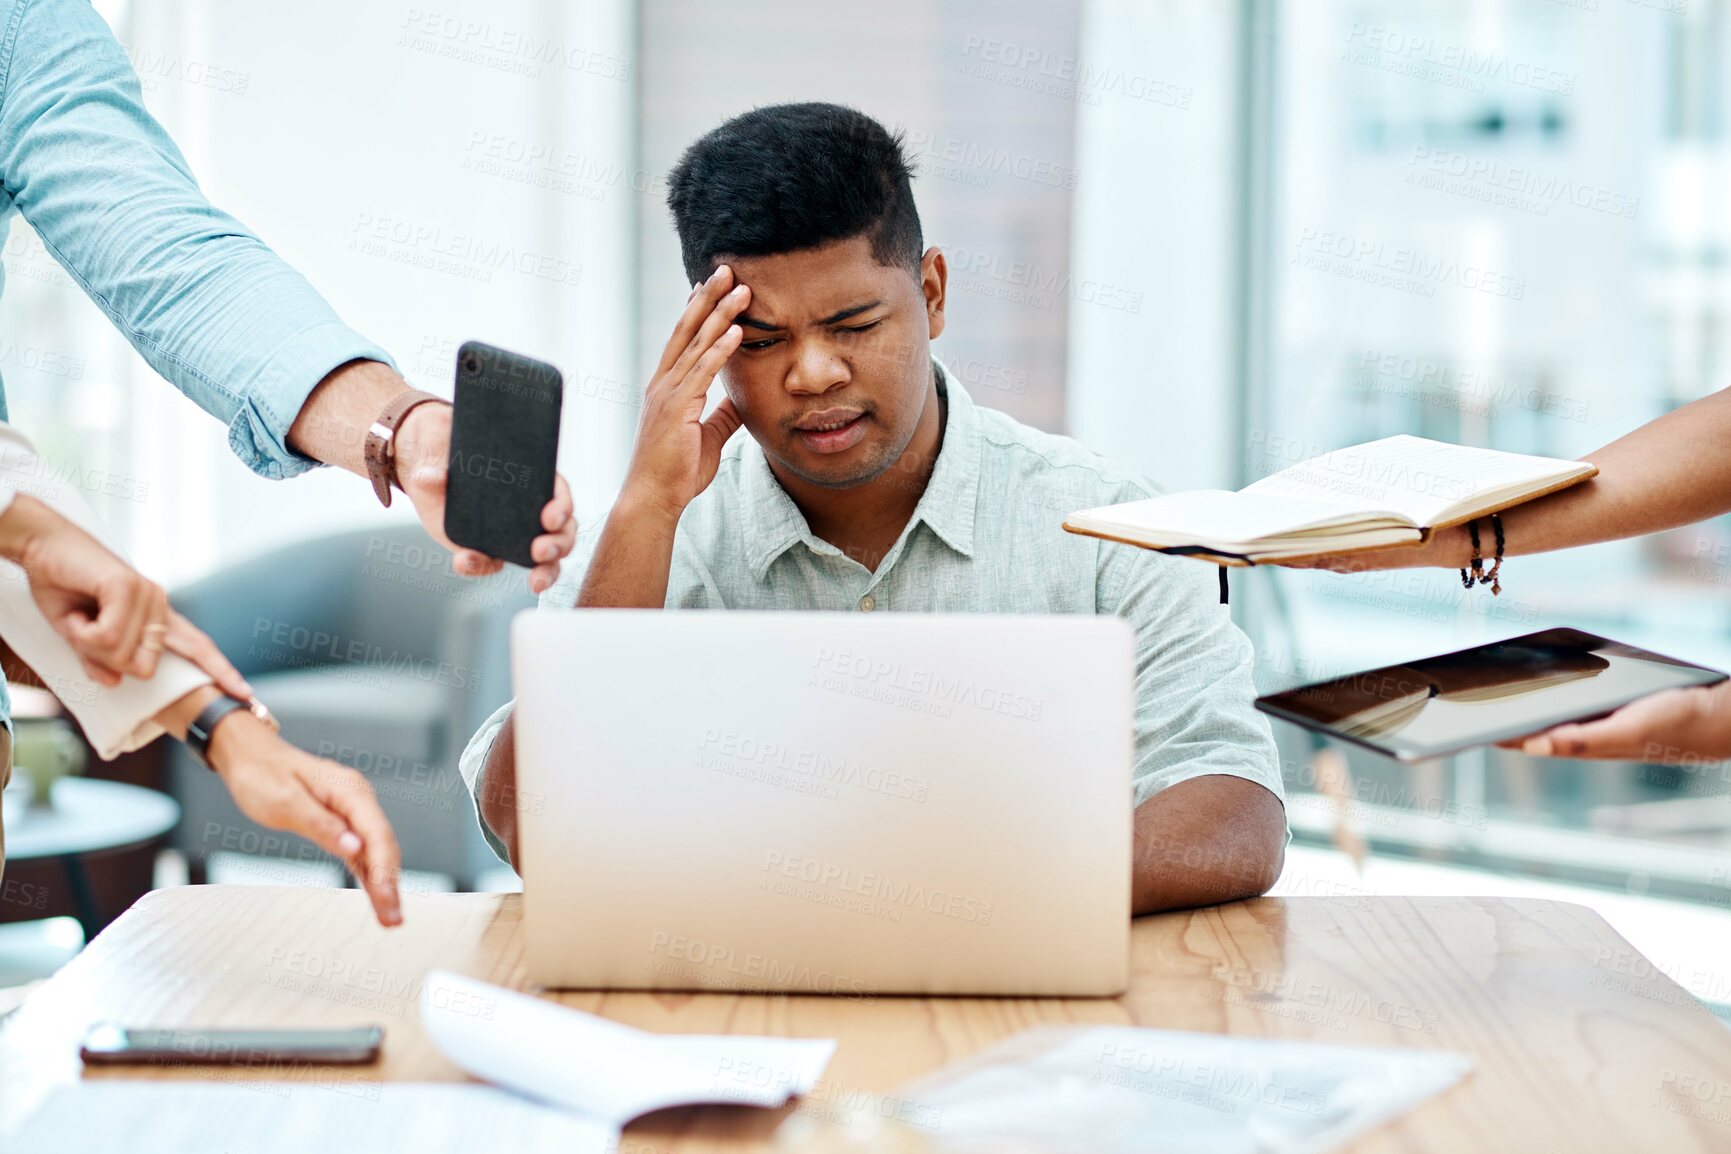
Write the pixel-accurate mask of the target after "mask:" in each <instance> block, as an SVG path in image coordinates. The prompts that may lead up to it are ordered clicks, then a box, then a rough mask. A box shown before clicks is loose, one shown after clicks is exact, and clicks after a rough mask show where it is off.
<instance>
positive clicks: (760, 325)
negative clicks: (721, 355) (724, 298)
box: [733, 301, 883, 333]
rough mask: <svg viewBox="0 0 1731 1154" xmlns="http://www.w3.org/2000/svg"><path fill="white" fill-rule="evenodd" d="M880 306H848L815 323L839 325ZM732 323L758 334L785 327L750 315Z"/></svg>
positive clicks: (871, 303)
mask: <svg viewBox="0 0 1731 1154" xmlns="http://www.w3.org/2000/svg"><path fill="white" fill-rule="evenodd" d="M881 304H883V302H882V301H867V302H866V303H865V304H862V305H849V306H848V307H847V308H845V309H842V310H841V311H839V312H833V313H831V314H829V316H827V317H824V318H823V319H822V320H820V321H818V322H817V323H818V324H820V325H839V324H841V322H843V321H845V320H848V319H850V318H852V317H857V316H859V315H860V314H861V313H864V312H870V311H871V310H872V309H875V308H877V307H878V306H879V305H881ZM733 323H734V324H736V325H738V326H739V327H741V328H746V329H757V330H759V331H760V332H766V333H776V332H780V331H781V330H782V329H784V328H786V327H787V326H786V325H778V324H776V323H774V322H773V321H766V320H761V319H759V318H758V317H754V316H752V315H751V314H750V313H744V314H742V315H740V316H737V317H734V318H733Z"/></svg>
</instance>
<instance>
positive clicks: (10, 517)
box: [0, 489, 47, 562]
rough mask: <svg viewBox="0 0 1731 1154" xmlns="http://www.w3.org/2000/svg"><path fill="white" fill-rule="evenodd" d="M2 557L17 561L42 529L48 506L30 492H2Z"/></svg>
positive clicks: (0, 505)
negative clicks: (3, 499)
mask: <svg viewBox="0 0 1731 1154" xmlns="http://www.w3.org/2000/svg"><path fill="white" fill-rule="evenodd" d="M0 497H3V498H9V499H8V500H5V501H4V502H3V503H0V558H5V559H6V560H8V561H12V562H17V561H19V560H21V559H22V558H23V556H24V553H25V551H26V550H27V549H28V548H29V547H30V542H31V541H32V540H33V539H34V538H35V537H36V536H38V535H39V534H40V533H41V531H42V526H43V523H44V521H45V519H46V515H47V507H46V506H44V505H43V504H42V502H40V501H38V500H37V499H36V498H34V497H32V496H30V495H29V494H28V493H16V494H15V493H13V492H12V491H11V490H10V489H7V490H5V491H4V492H0Z"/></svg>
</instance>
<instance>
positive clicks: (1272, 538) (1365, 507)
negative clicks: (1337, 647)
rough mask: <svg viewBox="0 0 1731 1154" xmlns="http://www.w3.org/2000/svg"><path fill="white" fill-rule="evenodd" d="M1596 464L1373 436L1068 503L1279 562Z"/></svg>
mask: <svg viewBox="0 0 1731 1154" xmlns="http://www.w3.org/2000/svg"><path fill="white" fill-rule="evenodd" d="M1596 472H1598V467H1597V466H1595V465H1593V464H1592V463H1591V462H1589V461H1564V460H1559V459H1557V458H1554V457H1533V456H1527V455H1525V454H1521V453H1504V452H1499V451H1498V450H1495V449H1476V448H1470V447H1467V446H1463V445H1449V444H1444V443H1443V442H1441V441H1430V440H1426V439H1425V438H1423V437H1412V436H1407V435H1404V434H1403V435H1401V436H1397V437H1384V438H1383V439H1382V440H1380V441H1370V442H1368V443H1366V444H1363V445H1354V446H1352V447H1350V448H1345V449H1336V450H1335V451H1333V452H1331V453H1324V454H1322V455H1321V456H1319V457H1313V458H1311V459H1310V460H1308V461H1304V462H1301V463H1299V464H1297V465H1294V466H1292V467H1291V468H1290V469H1284V470H1282V471H1281V472H1278V473H1275V474H1273V475H1272V476H1269V477H1264V478H1263V479H1262V480H1260V481H1257V482H1256V483H1255V484H1253V485H1249V486H1247V487H1246V488H1244V489H1241V490H1239V491H1238V492H1236V493H1230V492H1225V491H1222V490H1217V489H1203V490H1198V491H1195V492H1190V493H1171V494H1168V495H1166V496H1163V497H1154V498H1150V499H1148V500H1145V501H1131V502H1128V503H1125V504H1122V505H1109V506H1106V507H1103V508H1098V509H1084V510H1082V511H1080V512H1077V513H1072V514H1070V516H1069V517H1067V518H1065V520H1064V528H1065V529H1067V530H1069V531H1070V532H1072V533H1081V534H1084V535H1086V536H1091V537H1102V538H1105V539H1106V540H1109V541H1121V542H1124V543H1125V544H1130V545H1138V546H1141V547H1142V548H1144V549H1156V550H1160V551H1163V552H1182V553H1185V554H1189V555H1194V556H1198V557H1202V558H1204V559H1206V560H1210V561H1214V562H1216V563H1218V564H1222V565H1245V564H1256V565H1263V564H1283V563H1290V562H1293V561H1299V560H1304V559H1309V558H1314V557H1318V556H1324V555H1327V554H1331V553H1347V552H1355V551H1358V550H1362V549H1371V548H1386V547H1393V546H1402V545H1417V544H1419V543H1421V542H1423V541H1425V540H1427V539H1428V538H1429V536H1430V534H1431V533H1432V532H1433V531H1435V530H1437V529H1443V528H1447V527H1449V526H1451V525H1458V524H1461V523H1462V522H1465V521H1470V520H1473V519H1474V518H1477V517H1483V516H1486V515H1487V514H1490V513H1495V512H1498V511H1500V510H1502V509H1507V508H1509V507H1510V506H1511V505H1519V504H1522V503H1524V502H1526V501H1530V500H1532V499H1533V498H1535V497H1541V496H1544V495H1545V494H1547V493H1554V492H1556V491H1557V490H1558V489H1563V488H1567V487H1568V486H1570V485H1573V484H1575V483H1577V482H1579V481H1584V480H1586V479H1587V478H1589V477H1591V476H1592V475H1593V474H1594V473H1596Z"/></svg>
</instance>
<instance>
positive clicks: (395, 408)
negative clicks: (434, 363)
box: [362, 389, 445, 509]
mask: <svg viewBox="0 0 1731 1154" xmlns="http://www.w3.org/2000/svg"><path fill="white" fill-rule="evenodd" d="M444 399H445V398H443V397H437V396H434V395H433V394H432V393H428V392H424V391H422V390H420V389H404V390H403V391H402V392H400V393H398V394H397V395H396V396H394V397H392V398H391V399H390V401H389V403H387V404H386V405H385V409H384V411H383V412H382V413H380V414H379V416H378V419H377V420H375V421H374V422H373V423H372V425H371V426H369V427H368V429H367V439H366V443H365V445H363V446H362V456H363V457H364V458H365V459H366V464H367V479H368V480H369V481H371V482H372V483H373V492H374V493H377V494H378V497H379V503H380V504H381V505H383V506H384V507H385V508H387V509H389V508H390V507H391V486H392V485H395V486H396V487H397V488H399V489H401V488H402V487H403V484H402V482H401V481H399V480H398V479H397V429H398V428H399V427H400V426H401V425H402V423H403V418H405V417H407V416H408V415H409V414H410V413H411V412H412V411H414V409H415V408H416V407H418V406H420V405H424V404H426V403H427V402H428V401H443V400H444Z"/></svg>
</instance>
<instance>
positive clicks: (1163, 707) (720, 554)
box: [462, 362, 1285, 857]
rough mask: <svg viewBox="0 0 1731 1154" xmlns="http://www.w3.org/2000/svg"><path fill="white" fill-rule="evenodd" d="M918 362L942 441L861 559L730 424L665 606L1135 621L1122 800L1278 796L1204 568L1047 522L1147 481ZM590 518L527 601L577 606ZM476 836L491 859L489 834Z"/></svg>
mask: <svg viewBox="0 0 1731 1154" xmlns="http://www.w3.org/2000/svg"><path fill="white" fill-rule="evenodd" d="M934 365H935V366H936V369H937V371H938V374H939V386H940V388H942V389H943V390H944V394H945V396H946V398H947V401H948V413H947V416H946V424H945V428H944V440H943V447H942V449H941V450H940V451H939V453H938V460H937V463H936V464H935V465H934V466H933V468H932V474H931V479H930V481H929V482H928V483H927V485H926V489H925V493H924V494H923V495H922V496H921V497H920V500H919V504H918V505H917V506H916V508H915V509H914V514H913V517H912V518H911V519H910V520H909V521H908V524H907V527H906V528H904V529H903V530H902V534H901V537H900V538H899V539H898V540H897V541H896V543H895V545H894V546H893V547H892V548H891V549H890V551H889V553H887V554H886V555H885V556H884V558H883V560H882V561H881V562H880V563H879V564H878V566H877V568H876V570H871V569H867V568H866V567H865V566H864V565H862V564H860V563H859V562H858V561H856V560H854V559H853V558H851V557H849V556H847V555H846V554H845V553H843V552H842V550H840V549H838V548H836V547H835V546H834V545H832V544H830V543H829V542H828V541H824V540H821V539H820V538H818V537H815V536H813V535H812V532H811V529H810V527H809V526H808V525H807V524H806V522H805V516H804V515H803V514H802V513H801V512H800V511H799V507H798V506H797V505H795V504H794V503H793V499H792V498H791V497H789V496H788V495H787V492H786V491H785V490H784V489H783V488H782V487H781V484H780V482H778V481H777V480H776V479H775V475H774V474H773V473H771V472H770V469H769V462H768V461H767V460H766V459H765V458H764V455H763V450H762V449H760V448H759V447H758V445H757V442H755V441H753V440H752V439H751V437H750V436H749V435H748V434H747V433H745V432H744V431H743V430H741V431H740V432H739V433H736V434H735V435H734V438H733V440H732V441H731V442H729V444H728V446H727V448H726V449H725V450H724V451H723V454H722V459H721V466H720V468H719V470H718V471H717V473H716V476H715V480H714V481H713V482H712V483H711V484H710V486H709V488H708V489H706V490H704V491H703V493H701V494H700V495H699V496H698V497H697V499H696V500H695V501H693V502H692V503H691V504H690V505H689V506H688V507H687V508H686V510H685V513H684V515H683V516H682V517H681V518H680V521H679V530H678V534H677V536H676V537H675V539H674V545H673V563H672V568H671V570H670V573H669V580H668V585H667V607H668V608H669V609H817V610H824V609H827V610H834V611H838V612H854V613H859V612H870V613H1115V614H1117V615H1119V616H1121V617H1124V618H1126V619H1127V620H1128V621H1129V622H1130V624H1131V625H1132V626H1133V627H1134V628H1135V631H1136V693H1135V702H1136V718H1135V727H1136V740H1135V759H1136V763H1135V772H1134V787H1133V788H1134V790H1135V801H1136V804H1138V805H1140V804H1141V803H1142V802H1144V801H1146V800H1147V799H1148V798H1150V797H1152V796H1154V794H1156V793H1158V792H1160V791H1161V790H1163V789H1166V788H1168V787H1169V786H1172V785H1176V784H1177V783H1178V782H1181V781H1188V780H1189V779H1191V778H1194V777H1202V776H1205V775H1207V774H1216V773H1221V774H1230V775H1232V776H1234V777H1242V778H1247V779H1249V780H1250V781H1254V782H1256V783H1257V784H1259V785H1261V786H1263V787H1265V788H1267V789H1268V790H1269V791H1270V792H1272V793H1273V794H1274V795H1275V796H1277V797H1280V798H1281V799H1282V801H1284V800H1285V798H1284V794H1283V793H1282V791H1281V782H1280V768H1279V759H1278V757H1277V755H1276V752H1275V747H1274V741H1273V738H1272V737H1271V736H1270V734H1269V729H1268V722H1267V720H1266V719H1265V718H1264V717H1263V716H1262V714H1260V713H1258V712H1256V710H1255V709H1254V708H1253V707H1252V705H1251V702H1252V700H1253V698H1254V697H1255V691H1254V689H1253V688H1252V683H1251V648H1250V641H1249V639H1248V638H1246V637H1245V636H1244V634H1243V633H1242V632H1241V631H1240V630H1239V629H1238V627H1237V626H1236V625H1234V624H1233V623H1232V619H1231V617H1230V616H1228V613H1227V609H1226V607H1225V606H1224V605H1221V604H1220V603H1219V601H1220V596H1219V583H1218V580H1217V577H1216V572H1215V570H1214V568H1213V567H1212V566H1210V565H1207V564H1204V563H1203V562H1200V561H1192V560H1186V559H1183V558H1178V557H1168V556H1165V555H1163V554H1160V553H1151V552H1149V551H1147V550H1145V549H1137V548H1134V547H1132V546H1128V545H1118V544H1114V543H1111V542H1108V541H1101V540H1097V539H1095V538H1093V537H1080V536H1076V535H1074V534H1070V533H1066V532H1064V531H1063V529H1062V528H1061V527H1060V526H1061V523H1062V521H1063V519H1064V516H1065V515H1066V514H1068V513H1071V512H1074V511H1075V510H1077V509H1086V508H1091V507H1093V506H1096V505H1110V504H1113V503H1115V502H1118V501H1132V500H1139V499H1141V498H1144V497H1152V496H1155V495H1157V493H1158V490H1157V489H1156V488H1155V487H1154V486H1153V485H1151V484H1150V483H1148V482H1147V481H1144V480H1142V479H1140V478H1138V477H1137V476H1135V475H1134V474H1132V473H1130V472H1128V471H1127V470H1124V469H1122V468H1119V467H1118V466H1116V465H1113V464H1112V463H1111V462H1110V461H1107V460H1105V459H1104V458H1102V457H1100V456H1098V455H1096V454H1095V453H1093V452H1090V451H1089V450H1088V449H1085V448H1083V447H1082V446H1081V445H1080V444H1078V443H1077V442H1075V441H1073V440H1070V439H1069V438H1068V437H1058V436H1053V435H1051V434H1049V433H1043V432H1040V431H1039V430H1037V429H1033V428H1030V427H1029V426H1027V425H1023V424H1020V423H1018V422H1016V421H1014V420H1012V419H1011V418H1010V417H1008V416H1006V415H1005V414H1003V413H1000V412H996V411H994V410H992V409H985V408H981V407H979V406H978V405H976V404H975V403H974V402H973V400H972V399H971V398H970V397H969V396H968V394H967V392H966V391H965V390H964V389H963V388H962V387H961V385H960V384H959V383H957V382H956V381H955V380H954V378H953V377H951V376H950V375H949V374H948V373H947V372H946V371H945V370H944V368H943V366H942V365H941V364H939V363H937V362H934ZM598 532H599V527H598V526H597V527H595V528H594V529H592V530H590V531H587V532H585V534H584V537H585V541H583V542H580V544H579V547H578V549H577V550H575V551H574V553H573V556H572V559H571V560H568V561H566V562H565V571H564V574H563V575H562V576H561V578H560V580H559V583H558V584H557V585H555V586H554V587H553V588H552V589H550V590H548V592H547V593H546V594H545V595H544V596H543V597H542V599H541V608H542V610H543V611H561V610H567V609H569V608H571V607H572V606H573V605H575V604H576V601H577V591H578V589H579V588H580V587H581V586H582V583H583V575H584V572H585V571H586V568H587V562H588V558H589V557H590V556H591V555H592V550H593V547H594V535H596V534H598ZM510 710H511V706H509V705H507V706H505V707H504V708H502V709H500V710H499V711H498V712H497V713H495V714H494V715H493V716H492V717H490V718H488V719H487V721H486V723H485V724H484V725H483V726H482V727H481V729H480V731H479V732H478V733H476V734H475V736H474V737H473V738H472V739H470V742H469V746H468V748H467V749H466V750H465V751H464V753H463V757H462V771H463V778H464V780H465V781H466V782H467V783H468V785H469V788H470V790H471V791H473V790H474V788H475V782H476V778H477V777H478V775H479V774H480V771H481V767H482V765H483V764H484V763H485V761H486V757H487V751H488V750H489V749H490V748H491V747H492V744H493V739H494V737H495V736H496V735H497V733H498V731H499V727H500V725H502V724H503V723H504V720H505V718H506V716H507V715H508V714H509V713H510ZM1054 772H1059V770H1058V768H1057V767H1054ZM483 829H485V825H484V823H483ZM486 834H487V839H488V842H489V844H491V845H492V846H493V849H494V851H495V852H497V853H499V855H500V856H501V857H503V856H504V847H503V846H502V844H501V843H500V842H499V841H498V839H497V838H495V837H494V836H493V834H492V832H491V831H490V830H487V831H486Z"/></svg>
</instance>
